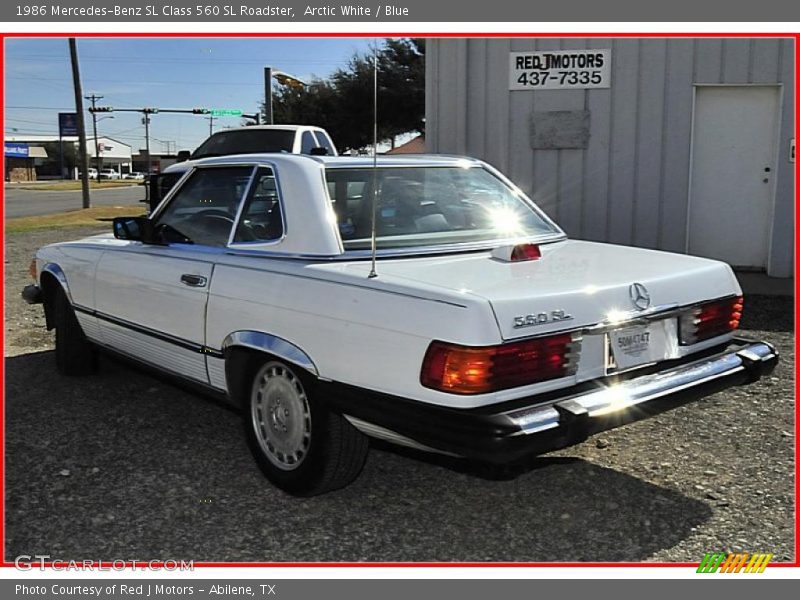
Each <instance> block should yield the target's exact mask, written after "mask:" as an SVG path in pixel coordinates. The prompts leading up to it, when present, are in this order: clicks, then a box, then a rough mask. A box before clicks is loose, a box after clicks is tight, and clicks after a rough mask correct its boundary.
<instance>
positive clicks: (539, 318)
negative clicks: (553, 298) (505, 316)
mask: <svg viewBox="0 0 800 600" xmlns="http://www.w3.org/2000/svg"><path fill="white" fill-rule="evenodd" d="M571 318H572V315H568V314H567V311H565V310H551V311H550V312H540V313H536V314H531V315H521V316H519V317H514V329H519V328H520V327H532V326H534V325H547V324H548V323H555V322H557V321H569V320H570V319H571Z"/></svg>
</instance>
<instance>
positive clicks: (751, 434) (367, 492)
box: [5, 229, 795, 562]
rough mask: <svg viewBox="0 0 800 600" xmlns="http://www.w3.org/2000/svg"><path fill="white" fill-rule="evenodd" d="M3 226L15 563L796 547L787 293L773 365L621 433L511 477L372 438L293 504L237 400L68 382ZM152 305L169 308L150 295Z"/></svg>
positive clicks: (767, 313)
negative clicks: (267, 468) (353, 463)
mask: <svg viewBox="0 0 800 600" xmlns="http://www.w3.org/2000/svg"><path fill="white" fill-rule="evenodd" d="M94 231H95V230H91V229H85V230H81V231H79V232H76V231H75V230H71V231H48V232H34V233H28V234H11V235H8V236H7V237H6V261H7V263H6V280H5V286H6V287H5V289H6V299H5V310H6V321H5V329H6V346H5V353H6V359H5V365H6V404H5V433H6V457H5V458H6V497H5V511H6V530H5V531H6V539H5V552H6V556H5V558H6V560H12V559H13V557H14V556H16V555H19V554H29V555H34V554H50V555H51V556H52V557H53V558H54V559H59V560H70V559H75V560H80V559H94V560H97V559H106V560H113V559H128V560H133V559H137V560H144V559H162V560H166V559H186V560H189V559H194V560H196V561H259V562H265V561H268V562H273V561H278V562H279V561H490V562H491V561H539V562H546V561H636V562H638V561H665V562H671V561H681V562H696V561H699V560H700V559H701V558H702V557H703V555H704V554H705V553H706V552H712V551H715V552H716V551H720V552H721V551H737V552H770V553H774V554H775V559H774V560H775V561H779V560H780V561H787V560H791V559H792V558H793V553H794V534H793V532H794V526H793V523H794V460H793V456H794V454H793V452H794V442H795V440H794V436H793V432H794V410H795V409H794V383H793V382H794V326H793V322H792V314H793V311H792V306H793V303H792V299H791V298H770V297H765V296H751V297H749V298H748V299H747V300H746V310H745V320H744V321H743V328H744V329H745V331H744V333H746V334H748V335H751V336H753V337H758V338H761V339H766V340H768V341H770V342H772V343H774V344H775V345H776V346H777V347H778V349H779V350H780V352H781V353H782V362H781V364H780V365H778V368H777V369H776V371H775V372H774V373H773V375H772V376H770V377H766V378H764V379H763V380H762V381H761V382H759V383H757V384H755V385H751V386H745V387H739V388H732V389H729V390H726V391H725V392H722V393H719V394H715V395H713V396H711V397H708V398H705V399H703V400H701V401H699V402H696V403H692V404H688V405H686V406H682V407H680V408H677V409H675V410H673V411H670V412H668V413H664V414H661V415H658V416H657V417H654V418H651V419H648V420H644V421H641V422H638V423H633V424H631V425H628V426H625V427H622V428H619V429H616V430H614V431H610V432H606V433H604V434H602V435H601V436H599V437H595V438H592V439H590V440H589V441H587V442H585V443H583V444H580V445H578V446H576V447H573V448H569V449H566V450H563V451H560V452H558V453H553V454H550V455H547V456H544V457H541V458H540V459H538V460H535V461H533V462H532V463H531V464H530V465H528V466H527V467H526V468H524V469H520V470H518V471H515V472H513V473H510V474H508V476H507V477H503V478H494V479H493V478H491V477H488V474H487V473H486V472H484V471H482V470H480V469H478V468H476V467H475V466H474V465H470V464H467V463H462V462H459V461H455V460H442V459H436V458H426V457H424V455H418V454H414V453H412V452H404V451H400V450H391V449H389V448H387V447H386V446H381V445H378V444H375V445H374V446H373V448H372V450H371V452H370V456H369V458H368V461H367V465H366V467H365V469H364V471H363V473H362V474H361V476H360V477H359V478H358V479H357V480H356V481H355V482H354V483H353V484H352V485H350V486H349V487H347V488H345V489H343V490H340V491H337V492H334V493H331V494H327V495H323V496H318V497H314V498H309V499H296V498H293V497H290V496H287V495H286V494H283V493H282V492H280V491H279V490H277V489H276V488H274V487H273V486H271V485H270V484H269V482H268V481H267V480H266V479H264V478H263V477H262V476H261V474H260V472H259V470H258V469H257V467H256V466H255V463H254V462H253V460H252V459H251V457H250V454H249V452H248V450H247V447H246V444H245V442H244V439H243V435H242V426H241V419H240V416H239V414H237V413H236V412H235V411H233V410H231V409H229V408H227V407H225V406H222V405H220V404H218V403H215V402H214V401H211V400H209V399H206V398H204V397H202V396H198V395H197V394H195V393H193V392H191V391H188V390H187V389H184V388H181V387H176V386H175V385H172V384H170V383H167V382H165V381H162V380H161V379H158V378H157V377H154V376H153V375H152V374H151V373H149V372H145V371H141V370H137V369H135V368H132V367H131V366H129V365H127V364H125V363H121V362H116V361H112V360H110V359H104V360H102V361H101V367H100V371H99V373H98V374H97V375H93V376H91V377H84V378H66V377H62V376H60V375H58V374H57V373H56V370H55V364H54V357H53V352H52V348H53V335H52V333H51V332H47V331H46V330H45V328H44V320H43V318H42V314H41V312H42V311H41V308H40V307H29V306H27V305H25V304H24V303H23V302H22V301H21V299H20V298H19V290H20V288H21V287H22V286H23V285H24V284H25V283H26V280H27V275H26V270H27V265H28V261H29V257H30V255H31V253H32V251H33V249H34V248H35V247H37V246H40V245H42V244H45V243H48V242H54V241H58V240H60V239H71V238H74V237H77V235H78V234H88V233H92V232H94ZM153 309H154V310H157V307H153Z"/></svg>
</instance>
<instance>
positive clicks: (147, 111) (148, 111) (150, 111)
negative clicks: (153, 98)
mask: <svg viewBox="0 0 800 600" xmlns="http://www.w3.org/2000/svg"><path fill="white" fill-rule="evenodd" d="M142 112H143V113H144V114H146V115H153V114H155V113H157V112H158V109H157V108H143V109H142Z"/></svg>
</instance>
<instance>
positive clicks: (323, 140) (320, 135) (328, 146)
mask: <svg viewBox="0 0 800 600" xmlns="http://www.w3.org/2000/svg"><path fill="white" fill-rule="evenodd" d="M315 134H316V136H317V145H318V146H322V147H323V148H325V150H327V151H328V156H336V152H335V151H334V149H333V144H332V143H331V140H330V138H329V137H328V136H327V134H325V133H324V132H322V131H317V132H315Z"/></svg>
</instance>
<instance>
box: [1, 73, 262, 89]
mask: <svg viewBox="0 0 800 600" xmlns="http://www.w3.org/2000/svg"><path fill="white" fill-rule="evenodd" d="M6 79H14V80H21V81H28V80H31V79H36V81H42V82H59V83H62V84H64V85H68V84H69V80H68V79H60V78H56V77H47V78H45V77H37V78H33V77H21V76H9V77H6ZM86 81H101V82H102V83H130V84H145V85H156V84H157V85H161V84H164V85H174V84H178V85H245V86H258V87H261V86H262V85H263V84H261V83H253V82H245V81H208V80H203V81H188V80H179V79H172V80H170V81H164V80H156V81H148V80H141V79H136V80H134V79H130V78H128V79H106V78H102V79H101V78H99V77H98V78H93V77H88V78H86Z"/></svg>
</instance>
